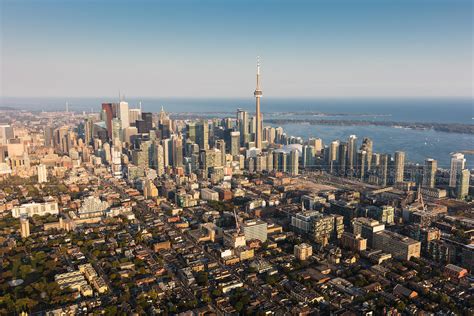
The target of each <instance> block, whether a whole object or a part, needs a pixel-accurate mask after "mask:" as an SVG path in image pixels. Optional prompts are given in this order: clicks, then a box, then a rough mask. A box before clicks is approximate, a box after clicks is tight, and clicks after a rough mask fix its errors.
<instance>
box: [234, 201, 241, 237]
mask: <svg viewBox="0 0 474 316" xmlns="http://www.w3.org/2000/svg"><path fill="white" fill-rule="evenodd" d="M234 219H235V228H236V229H237V235H238V234H240V225H239V220H238V219H237V213H236V212H235V207H234Z"/></svg>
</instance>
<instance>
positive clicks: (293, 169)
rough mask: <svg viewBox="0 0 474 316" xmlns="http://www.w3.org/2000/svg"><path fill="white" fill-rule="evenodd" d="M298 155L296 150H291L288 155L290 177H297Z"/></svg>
mask: <svg viewBox="0 0 474 316" xmlns="http://www.w3.org/2000/svg"><path fill="white" fill-rule="evenodd" d="M298 160H299V155H298V150H296V149H293V150H292V151H291V153H290V161H289V164H288V165H289V168H288V169H289V170H288V171H289V173H290V175H292V176H297V175H298V167H299V166H298V163H299V161H298Z"/></svg>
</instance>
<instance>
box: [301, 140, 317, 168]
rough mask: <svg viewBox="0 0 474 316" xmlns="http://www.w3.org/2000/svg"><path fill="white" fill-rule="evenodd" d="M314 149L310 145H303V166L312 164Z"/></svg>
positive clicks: (309, 166)
mask: <svg viewBox="0 0 474 316" xmlns="http://www.w3.org/2000/svg"><path fill="white" fill-rule="evenodd" d="M314 156H315V150H314V147H313V146H311V145H305V146H303V168H311V167H313V165H314Z"/></svg>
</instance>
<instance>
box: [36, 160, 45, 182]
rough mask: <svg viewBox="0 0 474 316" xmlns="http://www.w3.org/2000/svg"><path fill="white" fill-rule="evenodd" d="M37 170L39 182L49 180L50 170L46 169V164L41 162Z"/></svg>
mask: <svg viewBox="0 0 474 316" xmlns="http://www.w3.org/2000/svg"><path fill="white" fill-rule="evenodd" d="M37 171H38V183H45V182H48V171H47V170H46V166H45V165H43V164H39V165H38V167H37Z"/></svg>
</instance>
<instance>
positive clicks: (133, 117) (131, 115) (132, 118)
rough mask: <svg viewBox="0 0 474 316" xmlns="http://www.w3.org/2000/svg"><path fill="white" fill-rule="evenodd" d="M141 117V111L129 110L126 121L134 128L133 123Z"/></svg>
mask: <svg viewBox="0 0 474 316" xmlns="http://www.w3.org/2000/svg"><path fill="white" fill-rule="evenodd" d="M141 117H142V110H141V109H129V110H128V119H129V121H130V122H129V123H130V126H135V122H136V121H137V120H139V119H141Z"/></svg>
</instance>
